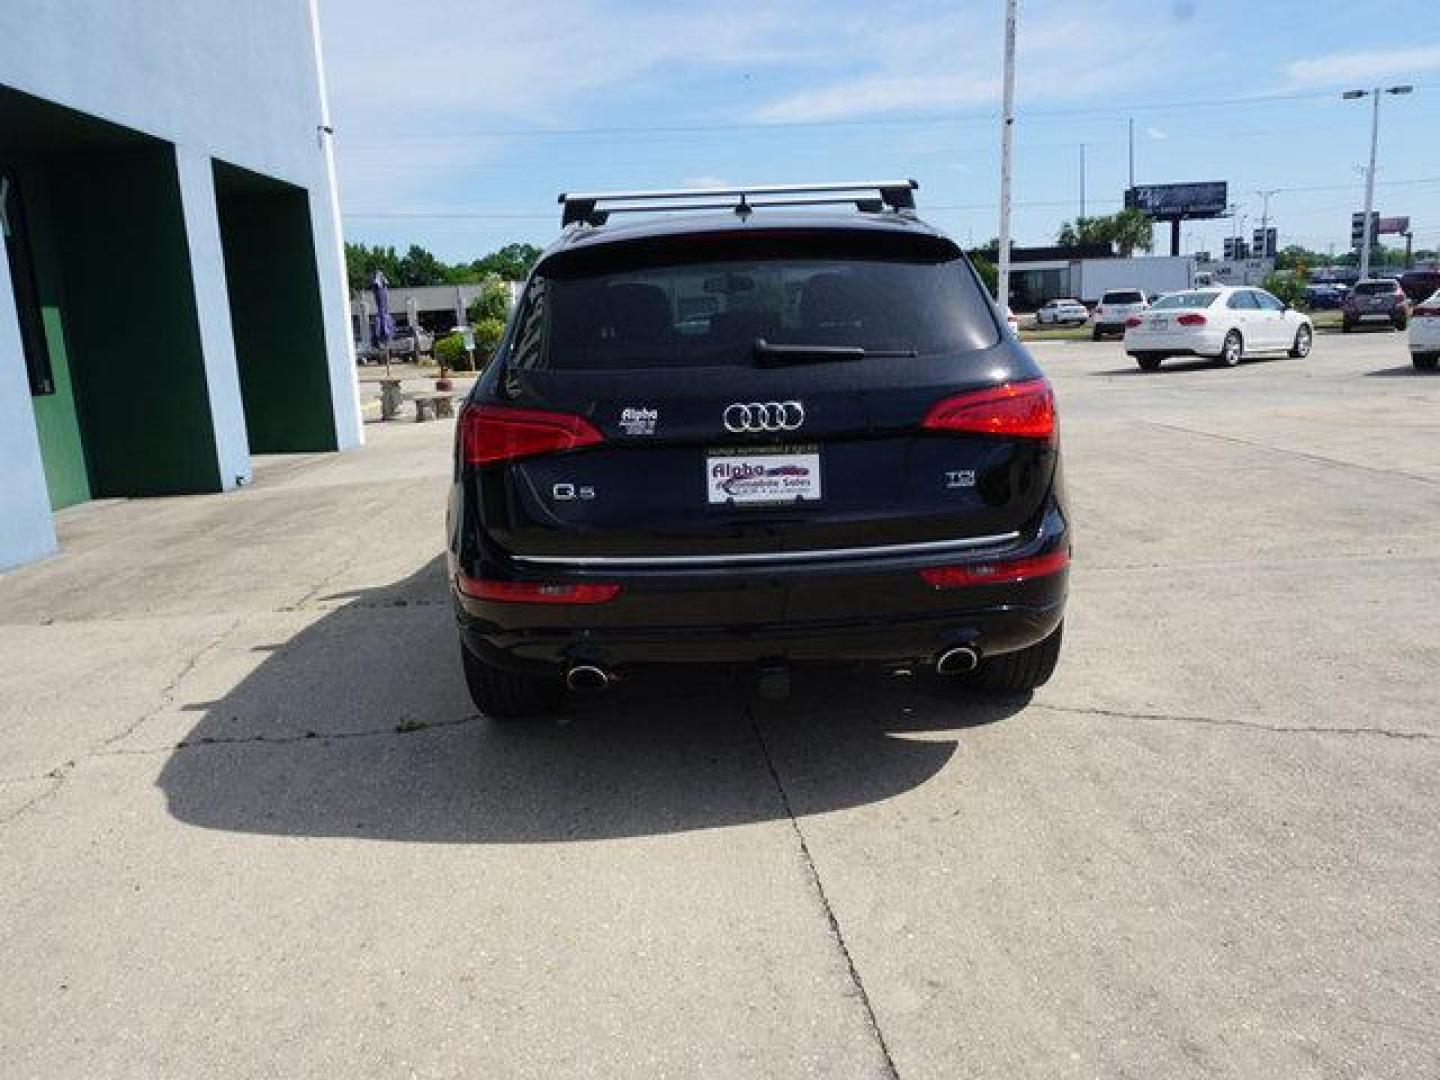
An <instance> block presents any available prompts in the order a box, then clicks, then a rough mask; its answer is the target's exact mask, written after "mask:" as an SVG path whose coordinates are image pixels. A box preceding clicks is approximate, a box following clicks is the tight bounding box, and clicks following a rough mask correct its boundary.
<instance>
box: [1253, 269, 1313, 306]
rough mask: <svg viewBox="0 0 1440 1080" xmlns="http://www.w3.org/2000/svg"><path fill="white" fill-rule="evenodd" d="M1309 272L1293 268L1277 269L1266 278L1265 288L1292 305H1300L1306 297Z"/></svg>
mask: <svg viewBox="0 0 1440 1080" xmlns="http://www.w3.org/2000/svg"><path fill="white" fill-rule="evenodd" d="M1307 277H1308V274H1306V273H1302V272H1297V271H1293V270H1276V271H1275V272H1274V273H1272V274H1271V275H1270V276H1269V277H1267V278H1266V279H1265V283H1264V286H1263V288H1264V289H1265V291H1266V292H1268V293H1270V294H1271V295H1272V296H1275V297H1277V298H1278V299H1280V300H1283V301H1285V303H1287V304H1289V305H1290V306H1291V307H1299V306H1300V304H1301V303H1302V302H1303V301H1304V299H1305V283H1306V280H1307Z"/></svg>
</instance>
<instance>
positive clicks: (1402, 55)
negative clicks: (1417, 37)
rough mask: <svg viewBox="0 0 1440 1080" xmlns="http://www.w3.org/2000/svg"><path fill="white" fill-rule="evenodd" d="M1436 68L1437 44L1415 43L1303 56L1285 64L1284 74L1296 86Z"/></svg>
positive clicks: (1363, 80)
mask: <svg viewBox="0 0 1440 1080" xmlns="http://www.w3.org/2000/svg"><path fill="white" fill-rule="evenodd" d="M1437 69H1440V45H1415V46H1410V47H1405V48H1395V49H1372V50H1365V51H1361V52H1342V53H1330V54H1328V55H1326V56H1312V57H1307V58H1305V59H1302V60H1294V61H1291V62H1290V63H1288V64H1286V65H1285V68H1284V73H1285V77H1286V81H1287V84H1288V85H1289V86H1291V87H1295V88H1300V87H1308V86H1338V85H1340V84H1342V83H1361V84H1365V85H1368V84H1370V83H1372V82H1375V81H1379V80H1384V79H1389V78H1395V77H1396V76H1401V75H1414V74H1418V73H1420V72H1422V71H1435V70H1437Z"/></svg>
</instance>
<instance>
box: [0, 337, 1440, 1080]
mask: <svg viewBox="0 0 1440 1080" xmlns="http://www.w3.org/2000/svg"><path fill="white" fill-rule="evenodd" d="M1033 349H1034V352H1035V354H1036V356H1037V357H1038V358H1039V359H1040V360H1041V362H1042V364H1043V365H1044V367H1045V368H1046V370H1047V373H1048V374H1049V375H1050V377H1051V379H1052V380H1053V382H1054V384H1055V386H1056V389H1057V392H1058V395H1059V399H1060V404H1061V410H1062V433H1063V434H1062V437H1063V439H1064V441H1065V443H1066V453H1067V460H1066V466H1067V470H1068V474H1067V479H1068V483H1069V487H1070V494H1071V503H1072V509H1073V512H1074V516H1075V519H1076V523H1077V525H1076V528H1077V548H1076V563H1075V569H1074V573H1073V575H1072V594H1071V602H1070V615H1069V621H1068V623H1067V642H1066V649H1065V652H1064V654H1063V655H1062V658H1061V663H1060V669H1059V672H1058V673H1057V675H1056V678H1055V679H1054V680H1053V681H1052V682H1051V683H1050V684H1049V685H1047V686H1046V687H1044V688H1043V689H1042V690H1040V691H1038V692H1037V693H1036V694H1035V695H1034V697H1033V698H1032V699H1030V700H1028V701H1011V702H1000V703H988V704H982V703H979V702H976V701H973V700H970V699H967V698H966V697H964V696H963V694H961V693H960V692H958V691H956V690H955V689H954V688H953V687H950V686H947V685H939V684H936V683H933V682H931V681H928V680H924V679H909V680H907V679H898V678H885V677H883V676H881V675H879V674H877V673H873V672H868V671H851V670H848V669H847V670H833V669H826V670H823V671H813V672H802V673H800V675H799V676H797V679H796V683H795V688H794V693H793V694H792V696H791V698H790V699H789V700H788V701H783V702H774V701H761V700H758V699H757V698H756V696H755V695H754V693H753V688H752V687H751V686H750V685H749V683H748V681H747V680H745V679H744V678H741V677H738V676H736V675H734V674H732V673H728V672H725V671H721V670H715V671H709V670H698V671H697V670H686V671H683V672H674V673H670V674H666V675H654V676H648V677H641V678H637V679H632V680H631V681H630V682H629V683H628V684H627V685H626V686H624V687H623V688H621V689H620V690H618V691H617V692H616V693H615V694H614V695H613V696H610V697H599V698H588V699H585V700H584V701H583V702H581V703H579V704H578V705H577V706H576V707H574V708H572V709H571V710H570V711H569V712H568V713H567V714H566V715H565V717H564V719H563V722H561V723H547V724H542V725H538V726H499V725H495V724H493V723H491V722H489V721H487V720H485V719H484V718H481V717H477V716H475V715H474V712H473V709H472V708H471V706H470V704H469V699H468V697H467V695H466V692H465V688H464V685H463V683H462V680H461V677H460V670H459V664H458V657H457V655H456V642H455V632H454V627H453V623H452V619H451V613H450V608H449V603H448V600H447V594H446V587H445V582H444V580H443V576H442V574H443V571H442V568H441V562H440V559H439V552H440V551H441V549H442V542H443V537H442V499H443V495H444V491H445V485H446V480H447V476H448V470H449V464H450V458H449V447H448V443H449V439H450V437H451V432H452V425H450V424H449V423H430V424H410V423H399V424H390V425H378V424H371V425H369V427H368V429H367V431H368V437H369V446H368V447H367V448H366V449H364V450H362V451H359V452H356V453H352V454H344V455H332V456H328V457H326V456H315V457H301V456H296V457H281V458H272V459H267V460H263V461H262V463H261V464H259V465H258V467H257V470H256V479H255V484H254V486H253V488H251V489H250V490H248V491H245V492H242V493H240V494H238V495H234V496H214V497H210V496H201V497H191V498H184V499H172V500H164V501H159V500H149V501H133V502H107V503H93V504H88V505H85V506H82V507H78V508H76V509H75V510H72V511H67V512H64V513H62V514H61V515H60V516H59V522H60V529H61V533H62V537H61V539H62V545H63V548H64V551H65V554H64V555H62V556H60V557H58V558H55V559H53V560H50V561H48V562H45V563H41V564H37V565H34V566H30V567H27V568H24V569H21V570H18V571H15V572H13V573H10V574H8V575H5V576H3V577H0V643H3V648H4V652H5V655H6V656H7V657H8V658H9V663H8V664H7V673H6V675H5V679H4V685H5V689H6V692H5V694H4V695H3V697H0V726H3V730H4V733H5V745H6V746H7V748H8V754H7V756H6V760H5V762H4V763H3V765H0V956H3V957H4V960H3V966H4V978H3V979H0V1009H3V1013H4V1016H5V1020H4V1022H3V1023H0V1063H3V1064H0V1073H3V1074H4V1075H7V1076H30V1075H47V1076H107V1075H115V1076H139V1075H145V1076H161V1075H163V1076H177V1077H178V1076H185V1077H194V1076H206V1075H218V1074H222V1073H223V1074H227V1075H252V1076H261V1075H267V1076H317V1077H322V1076H323V1077H338V1076H344V1077H365V1076H377V1077H378V1076H386V1077H390V1076H397V1075H403V1076H410V1075H414V1076H422V1077H430V1076H470V1077H480V1076H526V1077H530V1076H533V1077H550V1076H604V1077H613V1076H682V1075H683V1076H714V1077H741V1076H756V1077H760V1076H764V1077H772V1076H773V1077H792V1076H812V1075H813V1076H834V1077H845V1078H850V1077H869V1076H874V1077H894V1076H899V1077H904V1078H906V1080H909V1078H920V1077H934V1078H942V1077H956V1076H996V1077H1006V1076H1025V1077H1072V1076H1073V1077H1093V1076H1122V1075H1125V1076H1150V1077H1187V1076H1208V1075H1228V1076H1243V1077H1286V1078H1294V1077H1312V1076H1313V1077H1337V1076H1340V1077H1362V1076H1363V1077H1416V1076H1421V1075H1431V1074H1433V1072H1434V1070H1435V1068H1436V1062H1437V1061H1440V1021H1437V1019H1436V1017H1437V1016H1440V904H1437V902H1436V898H1437V897H1440V676H1437V669H1440V605H1437V603H1436V601H1437V598H1440V584H1437V582H1440V555H1437V540H1440V378H1434V377H1425V376H1419V375H1416V374H1415V373H1414V372H1413V371H1412V368H1411V365H1410V359H1409V356H1408V354H1407V352H1406V351H1405V343H1404V338H1403V336H1400V335H1396V334H1391V333H1376V334H1369V333H1367V334H1357V335H1347V336H1343V337H1342V336H1339V335H1335V336H1329V335H1326V336H1322V337H1320V338H1319V339H1318V340H1317V343H1316V347H1315V350H1314V352H1313V354H1312V355H1311V356H1310V357H1309V358H1308V359H1306V360H1303V361H1302V360H1291V359H1280V360H1272V361H1257V362H1251V363H1245V364H1242V365H1241V366H1240V367H1238V368H1235V369H1229V370H1227V369H1221V368H1215V367H1211V366H1207V365H1204V364H1200V363H1187V362H1182V361H1172V362H1170V363H1167V365H1166V367H1165V368H1164V369H1163V370H1161V371H1160V372H1158V373H1154V374H1142V373H1140V372H1139V371H1138V370H1137V369H1136V368H1135V365H1134V364H1133V362H1132V361H1130V360H1129V359H1128V358H1127V357H1126V356H1125V355H1124V353H1123V351H1122V348H1121V346H1120V345H1118V344H1116V343H1114V342H1104V343H1090V342H1055V343H1045V344H1038V345H1036V346H1034V347H1033Z"/></svg>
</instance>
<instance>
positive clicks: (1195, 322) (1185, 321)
mask: <svg viewBox="0 0 1440 1080" xmlns="http://www.w3.org/2000/svg"><path fill="white" fill-rule="evenodd" d="M1175 321H1176V322H1177V323H1179V324H1180V325H1181V326H1204V325H1205V316H1204V315H1201V314H1200V312H1198V311H1191V312H1188V313H1186V314H1184V315H1181V316H1180V317H1179V318H1178V319H1176V320H1175Z"/></svg>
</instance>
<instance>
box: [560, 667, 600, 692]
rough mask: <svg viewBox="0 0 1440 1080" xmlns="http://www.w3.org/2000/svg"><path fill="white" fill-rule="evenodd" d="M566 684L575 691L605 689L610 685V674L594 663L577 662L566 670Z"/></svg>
mask: <svg viewBox="0 0 1440 1080" xmlns="http://www.w3.org/2000/svg"><path fill="white" fill-rule="evenodd" d="M565 685H566V686H567V687H568V688H569V689H570V690H572V691H574V692H575V693H588V692H592V691H596V690H604V689H605V688H606V687H607V686H609V685H610V675H609V673H608V672H606V671H604V670H603V669H601V668H598V667H596V666H595V665H594V664H576V665H575V666H574V667H572V668H571V669H570V670H569V671H567V672H565Z"/></svg>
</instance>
